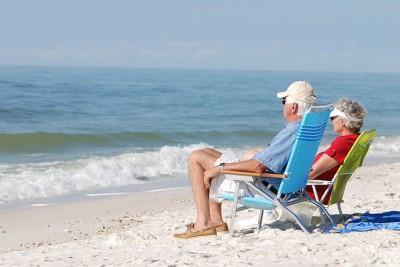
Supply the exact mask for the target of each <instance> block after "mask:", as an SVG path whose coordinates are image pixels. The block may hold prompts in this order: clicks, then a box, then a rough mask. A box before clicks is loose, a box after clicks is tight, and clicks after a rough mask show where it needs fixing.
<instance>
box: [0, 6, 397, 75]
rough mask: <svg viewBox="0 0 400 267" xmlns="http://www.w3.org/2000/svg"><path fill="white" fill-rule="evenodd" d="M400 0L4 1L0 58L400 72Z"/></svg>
mask: <svg viewBox="0 0 400 267" xmlns="http://www.w3.org/2000/svg"><path fill="white" fill-rule="evenodd" d="M399 14H400V1H395V0H393V1H385V0H382V1H370V0H364V1H362V0H360V1H359V0H354V1H348V0H347V1H346V0H337V1H324V0H315V1H307V0H304V1H296V0H292V1H289V0H283V1H266V0H264V1H261V0H245V1H244V0H221V1H218V0H198V1H194V0H192V1H191V0H180V1H179V0H142V1H135V0H130V1H128V0H62V1H61V0H0V65H67V66H114V67H143V68H211V69H255V70H304V71H345V72H347V71H356V72H364V71H367V72H396V73H398V72H400V30H399V28H400V15H399Z"/></svg>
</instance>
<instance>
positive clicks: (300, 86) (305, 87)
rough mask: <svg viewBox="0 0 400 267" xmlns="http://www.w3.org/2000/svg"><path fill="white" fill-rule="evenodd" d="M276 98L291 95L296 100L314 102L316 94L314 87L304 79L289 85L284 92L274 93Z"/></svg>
mask: <svg viewBox="0 0 400 267" xmlns="http://www.w3.org/2000/svg"><path fill="white" fill-rule="evenodd" d="M276 96H277V97H278V98H284V97H288V96H290V97H292V98H294V99H296V100H299V101H302V102H305V103H310V104H314V103H315V100H316V96H315V94H314V89H313V87H312V86H311V84H309V83H308V82H306V81H297V82H294V83H292V84H291V85H289V87H288V88H287V89H286V91H284V92H279V93H277V94H276Z"/></svg>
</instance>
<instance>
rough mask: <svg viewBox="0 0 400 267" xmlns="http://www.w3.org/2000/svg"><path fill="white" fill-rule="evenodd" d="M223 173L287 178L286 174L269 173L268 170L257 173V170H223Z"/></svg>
mask: <svg viewBox="0 0 400 267" xmlns="http://www.w3.org/2000/svg"><path fill="white" fill-rule="evenodd" d="M222 173H223V174H231V175H243V176H255V177H263V178H278V179H285V178H287V175H286V174H277V173H267V172H263V173H257V172H240V171H223V172H222Z"/></svg>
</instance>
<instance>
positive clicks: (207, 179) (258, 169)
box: [204, 159, 267, 188]
mask: <svg viewBox="0 0 400 267" xmlns="http://www.w3.org/2000/svg"><path fill="white" fill-rule="evenodd" d="M266 169H267V167H266V166H265V165H264V164H262V163H261V162H259V161H257V160H254V159H249V160H244V161H239V162H233V163H225V166H224V170H225V171H242V172H255V173H263V172H264V171H265V170H266ZM221 174H222V171H221V168H220V167H219V166H216V167H214V168H211V169H209V170H206V171H205V172H204V184H205V185H206V188H210V184H211V179H212V178H214V177H217V176H219V175H221Z"/></svg>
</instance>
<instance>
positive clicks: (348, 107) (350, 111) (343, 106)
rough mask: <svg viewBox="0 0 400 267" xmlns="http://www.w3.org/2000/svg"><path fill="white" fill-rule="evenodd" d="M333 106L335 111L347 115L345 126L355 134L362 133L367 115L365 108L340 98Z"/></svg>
mask: <svg viewBox="0 0 400 267" xmlns="http://www.w3.org/2000/svg"><path fill="white" fill-rule="evenodd" d="M333 105H334V107H335V109H337V110H339V111H342V112H343V113H344V114H345V115H346V117H347V118H344V120H345V126H346V127H347V128H348V129H349V130H350V131H352V132H354V133H358V132H360V130H361V127H362V126H363V124H364V117H365V116H366V115H367V111H366V110H365V108H364V107H363V106H362V105H361V104H360V103H358V102H356V101H353V100H350V99H348V98H340V99H339V100H338V101H336V102H335V103H334V104H333Z"/></svg>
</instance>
